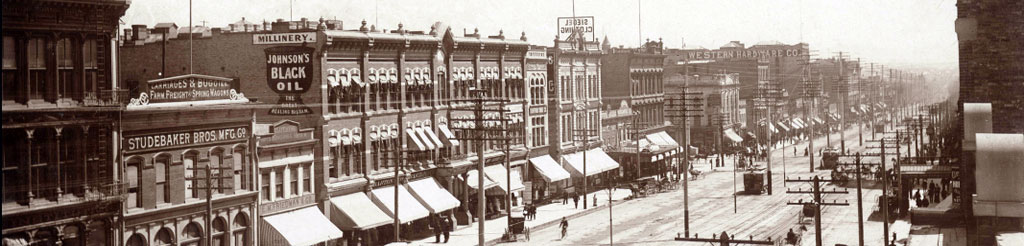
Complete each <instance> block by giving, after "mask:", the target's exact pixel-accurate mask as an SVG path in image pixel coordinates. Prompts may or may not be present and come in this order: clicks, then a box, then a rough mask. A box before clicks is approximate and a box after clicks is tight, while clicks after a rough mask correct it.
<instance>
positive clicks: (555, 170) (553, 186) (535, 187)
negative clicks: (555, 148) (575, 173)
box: [529, 155, 570, 204]
mask: <svg viewBox="0 0 1024 246" xmlns="http://www.w3.org/2000/svg"><path fill="white" fill-rule="evenodd" d="M530 164H532V165H531V166H532V167H533V170H532V171H536V172H535V173H537V174H540V175H534V178H533V179H531V180H530V187H529V188H530V193H531V196H530V198H531V200H533V203H534V204H544V203H547V202H548V201H551V200H553V199H557V198H559V197H561V196H564V195H565V188H566V181H567V180H569V177H570V174H569V172H567V171H565V169H563V168H562V165H560V164H558V162H557V161H555V159H554V158H551V156H550V155H542V156H538V157H534V158H530Z"/></svg>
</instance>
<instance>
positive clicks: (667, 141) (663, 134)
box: [655, 131, 679, 146]
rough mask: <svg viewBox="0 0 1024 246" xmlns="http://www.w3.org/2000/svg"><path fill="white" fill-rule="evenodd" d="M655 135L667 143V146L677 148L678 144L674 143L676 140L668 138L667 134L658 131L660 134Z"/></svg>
mask: <svg viewBox="0 0 1024 246" xmlns="http://www.w3.org/2000/svg"><path fill="white" fill-rule="evenodd" d="M655 134H658V136H661V139H662V140H665V142H666V143H668V144H669V145H672V146H679V143H678V142H676V140H675V139H673V138H672V136H669V135H668V133H666V132H665V131H660V132H658V133H655Z"/></svg>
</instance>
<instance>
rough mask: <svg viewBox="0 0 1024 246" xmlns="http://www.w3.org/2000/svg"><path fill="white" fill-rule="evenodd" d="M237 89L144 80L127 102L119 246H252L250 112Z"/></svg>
mask: <svg viewBox="0 0 1024 246" xmlns="http://www.w3.org/2000/svg"><path fill="white" fill-rule="evenodd" d="M237 88H238V81H237V80H232V79H228V78H220V77H213V76H205V75H183V76H176V77H170V78H164V79H157V80H152V81H147V82H146V83H144V84H143V85H142V90H141V91H142V92H141V93H140V94H139V95H138V96H137V97H136V98H134V99H132V103H130V104H129V105H127V107H126V110H125V113H124V115H123V118H122V125H121V127H122V131H123V134H122V136H123V137H122V138H121V144H122V146H123V147H122V148H121V155H122V156H123V157H122V158H121V160H124V166H123V167H124V169H123V175H124V176H123V177H124V179H125V180H126V181H127V182H128V187H127V190H128V192H127V194H126V201H125V207H126V210H125V215H124V228H125V230H124V232H123V238H124V239H125V241H124V242H123V243H124V244H126V245H162V244H166V243H178V244H181V245H199V244H203V243H202V242H203V241H205V240H206V238H208V237H209V238H210V239H211V240H212V241H213V242H215V243H216V244H220V242H234V244H235V245H253V244H254V241H255V240H254V238H253V228H252V227H253V224H252V223H251V222H252V221H254V218H255V217H253V216H254V215H255V207H256V203H257V199H258V195H259V192H257V190H256V187H255V184H256V182H254V179H253V178H254V172H253V169H254V168H253V167H254V165H253V162H252V155H251V152H250V150H251V149H252V147H251V144H252V142H251V141H252V140H251V139H252V121H253V118H252V117H253V111H252V110H251V108H250V106H249V105H247V104H248V103H249V100H248V99H247V98H245V96H244V95H241V94H240V93H236V89H237ZM196 91H201V92H203V93H193V92H196ZM208 199H209V200H212V202H209V203H208V202H207V200H208Z"/></svg>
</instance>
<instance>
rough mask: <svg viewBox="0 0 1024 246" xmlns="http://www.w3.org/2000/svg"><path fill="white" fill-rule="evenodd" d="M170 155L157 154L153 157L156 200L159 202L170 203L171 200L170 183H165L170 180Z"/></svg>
mask: <svg viewBox="0 0 1024 246" xmlns="http://www.w3.org/2000/svg"><path fill="white" fill-rule="evenodd" d="M170 168H171V155H168V154H159V155H157V156H156V157H155V158H153V171H154V172H155V173H156V175H155V176H156V182H155V183H156V186H155V187H154V190H155V191H156V199H157V200H156V202H157V203H158V204H159V203H170V202H171V190H170V185H168V184H167V182H168V181H170V180H171V176H170V175H171V171H170Z"/></svg>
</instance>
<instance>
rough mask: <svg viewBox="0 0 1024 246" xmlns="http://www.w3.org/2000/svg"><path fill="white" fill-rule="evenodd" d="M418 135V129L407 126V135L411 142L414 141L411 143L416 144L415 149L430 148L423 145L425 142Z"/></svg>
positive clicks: (423, 149)
mask: <svg viewBox="0 0 1024 246" xmlns="http://www.w3.org/2000/svg"><path fill="white" fill-rule="evenodd" d="M416 135H417V134H416V130H413V129H412V128H405V137H406V138H408V139H409V142H411V143H412V144H411V145H413V146H415V148H416V149H414V150H419V151H425V150H429V149H428V148H427V146H426V145H423V142H421V141H420V138H419V137H417V136H416ZM413 146H409V147H413Z"/></svg>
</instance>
